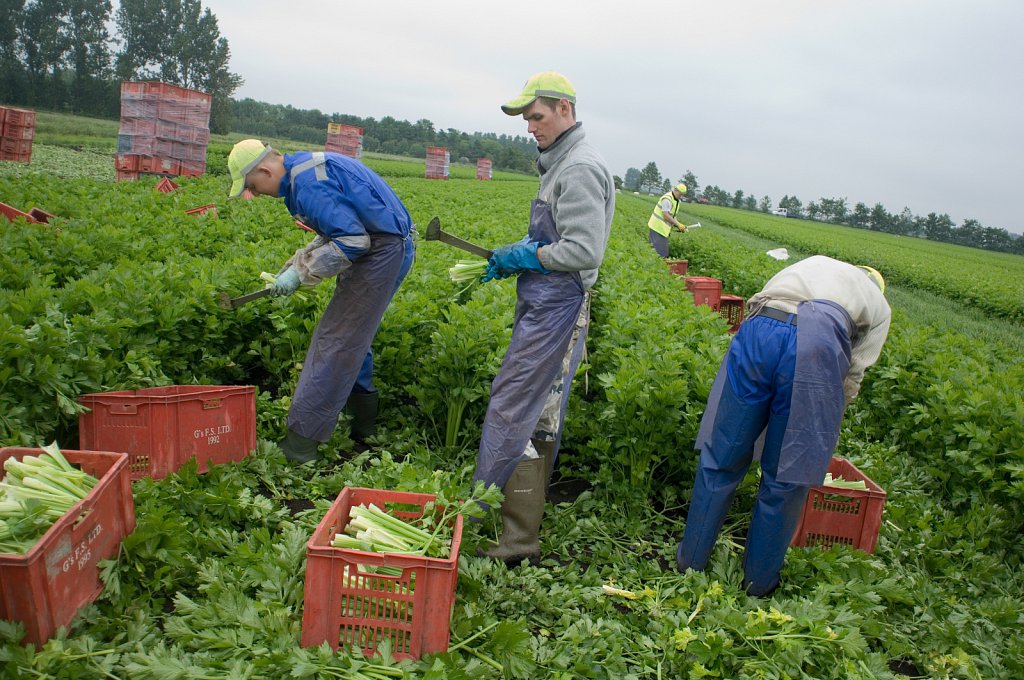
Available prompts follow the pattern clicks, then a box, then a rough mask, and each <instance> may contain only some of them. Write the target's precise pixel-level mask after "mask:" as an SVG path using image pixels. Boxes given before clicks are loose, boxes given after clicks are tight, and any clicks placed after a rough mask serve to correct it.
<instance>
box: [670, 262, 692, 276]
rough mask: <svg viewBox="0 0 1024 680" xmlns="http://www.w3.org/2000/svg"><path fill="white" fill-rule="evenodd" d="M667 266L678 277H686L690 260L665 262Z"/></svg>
mask: <svg viewBox="0 0 1024 680" xmlns="http://www.w3.org/2000/svg"><path fill="white" fill-rule="evenodd" d="M665 264H666V265H667V266H668V270H669V271H670V272H672V273H673V274H675V275H676V276H686V270H687V268H689V266H690V262H689V260H665Z"/></svg>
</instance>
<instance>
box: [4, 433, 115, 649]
mask: <svg viewBox="0 0 1024 680" xmlns="http://www.w3.org/2000/svg"><path fill="white" fill-rule="evenodd" d="M41 452H42V450H41V449H29V448H20V447H7V448H2V449H0V464H2V462H3V461H5V460H7V459H8V458H11V457H15V458H18V459H21V458H24V457H25V456H29V455H32V456H36V455H39V454H40V453H41ZM61 453H63V454H64V457H65V458H67V459H68V462H70V463H72V464H74V465H80V466H81V468H82V469H83V470H84V471H85V472H88V473H89V474H91V475H93V476H94V477H96V478H97V479H99V483H97V484H96V486H95V487H93V489H92V491H90V492H89V495H88V496H86V497H85V498H84V499H82V500H81V501H79V502H78V503H76V504H75V506H74V507H72V508H71V509H70V510H69V511H68V512H67V513H65V515H64V516H63V517H61V518H60V519H59V520H57V521H56V522H55V523H54V524H53V526H51V527H50V528H49V530H47V532H46V533H45V534H43V536H42V538H40V539H39V541H37V542H36V544H35V545H34V546H32V547H31V548H30V549H29V551H28V552H27V553H25V554H24V555H12V554H0V619H8V620H12V621H20V622H22V623H23V624H24V626H25V637H24V638H23V639H22V644H28V643H31V644H34V645H36V646H37V647H39V646H42V644H43V643H44V642H46V640H48V639H49V638H50V637H51V636H52V635H53V634H54V633H55V632H56V631H57V629H58V628H60V627H61V626H67V625H68V624H69V623H71V620H72V619H73V618H74V617H75V613H76V612H77V611H78V609H79V608H80V607H82V606H84V605H86V604H88V603H90V602H92V601H93V600H95V599H96V597H97V596H98V595H99V594H100V592H102V590H103V584H102V582H101V581H100V573H99V567H98V566H97V565H98V564H99V562H100V560H105V559H109V558H112V557H115V556H116V555H117V551H118V549H119V548H120V545H121V541H123V540H124V537H125V536H127V535H128V534H130V533H131V532H132V531H134V529H135V504H134V501H133V500H132V484H131V479H129V476H128V457H127V456H125V454H123V453H111V452H106V451H71V450H68V451H61ZM2 471H3V470H2V467H0V473H2Z"/></svg>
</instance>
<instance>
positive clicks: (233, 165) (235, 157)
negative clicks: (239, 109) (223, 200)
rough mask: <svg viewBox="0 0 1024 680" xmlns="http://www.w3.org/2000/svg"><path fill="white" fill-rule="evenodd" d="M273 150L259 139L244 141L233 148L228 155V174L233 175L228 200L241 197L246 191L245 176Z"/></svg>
mask: <svg viewBox="0 0 1024 680" xmlns="http://www.w3.org/2000/svg"><path fill="white" fill-rule="evenodd" d="M271 151H273V149H271V148H270V147H269V146H267V145H266V144H264V143H263V142H261V141H260V140H258V139H243V140H242V141H240V142H239V143H238V144H235V145H234V146H233V147H232V148H231V153H229V154H228V172H230V173H231V189H229V190H228V198H235V197H236V196H240V195H241V194H242V192H243V191H244V190H245V176H246V175H248V174H249V173H250V172H252V171H253V169H254V168H255V167H256V166H257V165H259V163H260V161H262V160H263V159H264V158H266V157H267V154H269V153H270V152H271Z"/></svg>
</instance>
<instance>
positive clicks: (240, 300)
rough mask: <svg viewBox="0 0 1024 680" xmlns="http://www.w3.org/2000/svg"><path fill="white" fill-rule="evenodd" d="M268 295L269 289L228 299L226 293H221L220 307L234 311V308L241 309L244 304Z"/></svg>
mask: <svg viewBox="0 0 1024 680" xmlns="http://www.w3.org/2000/svg"><path fill="white" fill-rule="evenodd" d="M268 295H270V288H263V289H261V290H258V291H256V292H254V293H247V294H245V295H241V296H239V297H236V298H233V297H228V294H227V293H221V294H220V306H221V307H223V308H224V309H234V308H235V307H241V306H242V305H244V304H245V303H246V302H252V301H253V300H258V299H260V298H261V297H266V296H268Z"/></svg>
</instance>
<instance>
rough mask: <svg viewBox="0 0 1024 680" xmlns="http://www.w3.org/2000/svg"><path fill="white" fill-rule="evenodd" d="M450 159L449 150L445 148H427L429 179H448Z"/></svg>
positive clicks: (427, 173) (427, 176) (427, 172)
mask: <svg viewBox="0 0 1024 680" xmlns="http://www.w3.org/2000/svg"><path fill="white" fill-rule="evenodd" d="M449 166H450V158H449V156H448V149H447V148H445V147H443V146H428V147H427V170H426V178H427V179H448V168H449Z"/></svg>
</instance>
